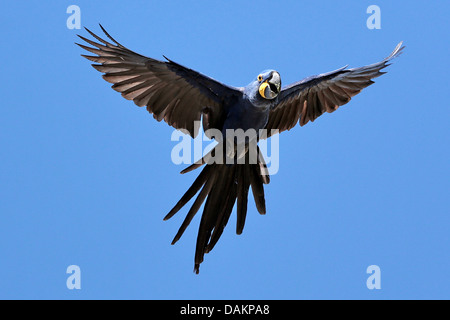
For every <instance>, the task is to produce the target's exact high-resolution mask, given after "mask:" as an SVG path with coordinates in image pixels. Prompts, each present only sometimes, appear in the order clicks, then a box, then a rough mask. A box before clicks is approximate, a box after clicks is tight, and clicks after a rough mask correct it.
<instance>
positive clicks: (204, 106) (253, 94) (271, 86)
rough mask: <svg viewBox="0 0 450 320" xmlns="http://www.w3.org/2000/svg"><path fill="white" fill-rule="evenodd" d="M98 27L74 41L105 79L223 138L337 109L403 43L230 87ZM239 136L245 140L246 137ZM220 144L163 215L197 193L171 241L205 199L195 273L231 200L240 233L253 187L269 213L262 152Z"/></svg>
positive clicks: (168, 117)
mask: <svg viewBox="0 0 450 320" xmlns="http://www.w3.org/2000/svg"><path fill="white" fill-rule="evenodd" d="M100 28H101V29H102V31H103V32H104V33H105V35H106V36H107V38H108V40H105V39H103V38H101V37H99V36H97V35H96V34H94V33H93V32H91V31H90V30H89V29H87V28H86V30H87V32H89V34H90V35H91V36H92V37H94V38H95V39H96V40H97V42H96V41H93V40H90V39H87V38H85V37H83V36H80V35H78V36H79V37H80V38H81V39H82V40H84V41H85V42H86V43H87V44H89V45H90V46H87V45H83V44H79V43H77V45H79V46H80V47H81V48H83V49H85V50H87V51H89V52H90V53H92V54H94V55H82V56H83V57H85V58H87V59H89V60H90V61H93V62H94V64H92V66H93V67H94V68H95V69H96V70H98V71H99V72H101V73H103V79H105V80H106V81H108V82H110V83H112V84H113V85H112V88H113V89H114V90H116V91H118V92H120V93H121V94H122V96H123V97H124V98H125V99H128V100H132V101H133V102H134V103H135V104H136V105H138V106H139V107H144V106H145V107H146V108H147V110H148V112H149V113H150V114H153V117H154V118H155V119H156V120H157V121H161V120H164V121H165V122H166V123H167V124H169V125H170V126H172V127H174V128H175V129H179V130H184V132H187V133H188V134H189V135H190V136H191V137H193V138H195V137H196V135H197V134H198V132H199V129H198V126H195V125H194V124H195V122H196V121H201V123H202V126H203V130H205V132H206V131H207V130H209V129H216V130H219V131H220V132H222V133H223V134H224V139H227V137H225V132H226V130H227V129H231V130H238V129H242V130H249V129H253V130H255V131H258V132H259V130H260V129H266V130H267V131H265V132H269V134H266V135H265V136H259V135H257V136H256V137H255V139H256V140H259V139H264V138H267V137H269V136H270V133H271V132H274V131H272V130H277V131H275V132H282V131H285V130H290V129H292V128H293V127H294V126H296V124H297V123H299V125H300V126H304V125H305V124H307V123H308V122H310V121H311V122H313V121H314V120H315V119H317V118H318V117H319V116H321V115H322V114H323V113H325V112H328V113H331V112H334V111H335V110H336V109H338V108H339V107H340V106H342V105H344V104H346V103H347V102H349V101H350V99H351V98H352V97H353V96H355V95H356V94H358V93H359V92H360V91H361V90H362V89H364V88H366V87H367V86H369V85H371V84H373V83H374V82H373V81H372V79H374V78H376V77H379V76H380V75H382V74H384V73H385V72H382V71H381V70H382V69H384V68H385V67H387V66H388V65H389V64H390V63H389V62H390V61H391V60H392V59H394V58H395V57H397V56H399V55H400V53H401V52H402V50H403V48H404V47H403V46H402V42H400V43H399V44H398V45H397V46H396V48H395V49H394V51H393V52H392V53H391V54H390V55H389V56H388V57H386V58H385V59H383V60H382V61H380V62H377V63H374V64H371V65H367V66H364V67H360V68H352V69H348V68H347V66H345V67H343V68H340V69H337V70H335V71H331V72H328V73H323V74H319V75H314V76H311V77H308V78H305V79H303V80H301V81H298V82H295V83H292V84H290V85H288V86H284V87H282V86H281V76H280V74H279V73H278V72H277V71H275V70H266V71H263V72H261V73H259V74H258V75H257V76H256V77H255V78H254V79H252V81H251V82H250V83H249V84H248V85H247V86H245V87H233V86H229V85H226V84H224V83H221V82H219V81H217V80H214V79H212V78H210V77H208V76H206V75H203V74H201V73H199V72H197V71H195V70H192V69H189V68H187V67H184V66H182V65H181V64H178V63H176V62H174V61H172V60H170V59H168V58H166V57H165V56H163V57H164V59H165V61H161V60H156V59H153V58H149V57H146V56H143V55H140V54H138V53H136V52H133V51H131V50H129V49H127V48H126V47H124V46H123V45H121V44H120V43H119V42H117V41H116V40H114V39H113V38H112V37H111V36H110V35H109V34H108V33H107V32H106V30H105V29H104V28H103V27H102V26H101V25H100ZM196 129H197V130H196ZM216 138H217V137H216ZM219 140H220V139H219ZM223 141H225V140H223ZM244 144H245V145H246V146H247V145H248V143H247V142H244ZM224 145H225V144H224V143H219V144H218V145H217V147H215V148H214V149H213V150H212V151H211V152H210V153H209V154H208V155H206V156H205V158H202V159H201V161H197V162H195V163H194V164H192V165H191V166H190V167H188V168H186V169H185V170H183V171H182V172H181V173H186V172H189V171H191V170H194V169H196V168H199V167H201V166H203V165H204V168H203V169H202V171H201V172H200V174H199V175H198V177H197V178H196V179H195V181H194V182H193V184H192V185H191V187H190V188H189V189H188V190H187V191H186V193H185V194H184V195H183V196H182V197H181V199H180V200H179V201H178V203H176V205H175V206H174V207H173V209H172V210H170V212H169V213H168V214H167V215H166V216H165V217H164V220H167V219H170V218H171V217H172V216H173V215H175V214H176V213H177V212H178V211H179V210H180V209H181V208H183V207H184V206H185V205H186V204H187V203H188V202H189V201H190V200H191V199H192V198H193V197H194V196H196V195H197V194H198V195H197V197H196V198H195V200H194V202H193V204H192V206H191V207H190V209H189V210H188V213H187V215H186V217H185V219H184V221H183V223H182V225H181V227H180V228H179V230H178V233H177V234H176V235H175V237H174V239H173V241H172V244H175V243H176V242H177V241H178V240H179V239H180V237H181V236H182V234H183V232H184V231H185V230H186V228H187V226H188V225H189V223H190V222H191V220H192V218H193V217H194V215H195V214H196V213H197V212H198V210H199V209H200V207H201V206H202V204H203V203H204V202H205V204H204V208H203V214H202V217H201V220H200V226H199V230H198V236H197V243H196V250H195V258H194V272H196V273H199V267H200V264H201V263H202V262H203V258H204V255H205V253H208V252H210V251H211V250H212V249H213V248H214V246H215V244H216V243H217V241H218V240H219V238H220V236H221V234H222V232H223V230H224V228H225V226H226V224H227V222H228V220H229V218H230V215H231V212H232V211H233V208H234V206H235V205H236V213H237V222H236V233H237V234H241V233H242V231H243V229H244V224H245V218H246V214H247V202H248V194H249V190H250V189H251V190H252V194H253V198H254V201H255V205H256V208H257V210H258V212H259V213H260V214H265V213H266V205H265V198H264V184H268V183H269V181H270V179H269V175H268V172H267V166H266V164H265V162H264V157H262V156H261V155H260V154H259V155H258V156H257V158H256V161H253V162H251V161H248V159H249V154H250V152H249V150H250V149H249V148H246V149H244V153H243V154H240V155H239V154H238V152H234V153H233V150H232V152H231V153H230V154H228V153H227V154H226V156H228V157H229V158H232V159H234V160H235V161H234V162H232V163H231V164H230V163H228V162H227V163H223V162H222V163H220V162H208V161H207V160H208V159H206V158H207V157H208V156H209V157H210V158H211V156H213V155H214V154H215V152H217V151H218V150H219V148H223V147H224ZM224 157H225V155H224ZM239 157H240V158H241V159H242V158H244V159H245V161H244V163H242V162H238V161H237V158H239ZM205 200H206V201H205Z"/></svg>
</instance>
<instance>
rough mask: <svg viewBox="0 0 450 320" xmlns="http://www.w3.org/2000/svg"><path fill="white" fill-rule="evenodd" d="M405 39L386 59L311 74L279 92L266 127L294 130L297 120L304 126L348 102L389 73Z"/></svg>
mask: <svg viewBox="0 0 450 320" xmlns="http://www.w3.org/2000/svg"><path fill="white" fill-rule="evenodd" d="M403 48H404V47H402V42H400V43H399V44H398V45H397V47H396V48H395V50H394V51H393V52H392V53H391V54H390V55H389V56H388V57H387V58H385V59H384V60H383V61H381V62H378V63H374V64H371V65H368V66H365V67H361V68H354V69H346V68H347V66H345V67H343V68H341V69H338V70H335V71H331V72H328V73H324V74H320V75H317V76H312V77H308V78H306V79H303V80H301V81H299V82H296V83H293V84H291V85H289V86H287V87H284V88H283V89H282V90H281V92H280V95H279V100H278V104H277V105H276V106H275V107H274V108H273V109H272V110H271V112H270V114H269V120H268V123H267V125H266V129H268V132H270V130H271V129H278V130H279V132H281V131H284V130H290V129H291V128H293V127H294V126H295V125H296V124H297V122H299V124H300V126H304V125H305V124H306V123H308V121H311V122H312V121H314V120H315V119H316V118H317V117H319V116H321V115H322V114H323V113H324V112H325V111H326V112H329V113H331V112H333V111H335V110H336V109H337V108H339V107H340V106H342V105H344V104H346V103H347V102H349V101H350V99H351V98H352V97H353V96H355V95H356V94H358V93H359V92H361V90H362V89H364V88H366V87H367V86H369V85H371V84H372V83H374V82H373V81H372V80H371V79H373V78H376V77H379V76H381V75H382V74H384V73H386V72H381V71H380V70H381V69H383V68H385V67H387V66H388V65H389V63H388V62H389V61H390V60H391V59H393V58H395V57H397V56H398V55H400V53H401V52H402V50H403Z"/></svg>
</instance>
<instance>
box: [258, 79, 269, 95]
mask: <svg viewBox="0 0 450 320" xmlns="http://www.w3.org/2000/svg"><path fill="white" fill-rule="evenodd" d="M268 86H269V84H268V83H267V81H266V82H264V83H261V85H260V86H259V94H260V95H261V97H263V98H264V99H267V98H266V96H265V95H264V91H265V90H266V88H267V87H268Z"/></svg>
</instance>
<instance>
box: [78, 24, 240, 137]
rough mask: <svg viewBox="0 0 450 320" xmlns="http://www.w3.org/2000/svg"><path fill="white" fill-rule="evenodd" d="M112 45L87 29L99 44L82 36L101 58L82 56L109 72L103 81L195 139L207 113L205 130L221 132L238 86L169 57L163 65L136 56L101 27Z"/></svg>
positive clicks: (91, 50)
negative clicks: (198, 124)
mask: <svg viewBox="0 0 450 320" xmlns="http://www.w3.org/2000/svg"><path fill="white" fill-rule="evenodd" d="M100 27H101V28H102V30H103V32H104V33H105V34H106V36H107V37H108V38H109V39H110V40H111V41H112V42H113V43H110V42H108V41H106V40H104V39H102V38H100V37H99V36H97V35H95V34H94V33H93V32H91V31H90V30H88V29H86V30H87V31H88V32H89V33H90V34H91V35H92V36H93V37H94V38H95V39H97V40H98V41H99V42H100V43H97V42H94V41H92V40H89V39H86V38H85V37H82V36H80V35H79V37H80V38H81V39H83V40H84V41H86V42H87V43H88V44H90V45H92V46H93V47H89V46H85V45H82V44H79V43H77V44H78V45H79V46H80V47H82V48H83V49H85V50H87V51H89V52H91V53H94V54H96V55H97V56H88V55H82V56H83V57H85V58H87V59H89V60H91V61H93V62H95V63H96V64H93V65H92V66H93V67H94V68H95V69H97V70H98V71H100V72H102V73H104V75H103V79H105V80H106V81H108V82H110V83H113V86H112V88H113V89H114V90H116V91H118V92H120V93H121V94H122V96H123V97H124V98H125V99H128V100H133V102H134V103H135V104H136V105H138V106H140V107H143V106H146V107H147V110H148V111H149V112H150V113H152V114H153V117H154V118H155V119H156V120H158V121H161V120H163V119H164V121H166V122H167V123H168V124H169V125H171V126H173V127H174V128H176V129H185V130H187V131H188V132H189V134H190V135H191V136H192V137H195V136H196V135H197V133H198V130H197V131H196V132H195V130H194V129H195V127H194V121H199V120H200V118H201V115H202V114H203V115H204V119H203V126H204V127H205V128H204V129H205V130H207V129H209V128H218V129H221V124H222V122H223V120H224V114H223V101H225V100H226V99H227V98H229V97H230V96H232V95H240V94H242V93H241V91H240V90H239V89H237V88H233V87H230V86H227V85H225V84H223V83H220V82H218V81H216V80H214V79H212V78H209V77H207V76H205V75H203V74H201V73H199V72H197V71H194V70H192V69H188V68H186V67H183V66H182V65H180V64H178V63H175V62H173V61H171V60H169V59H167V58H166V60H167V61H159V60H156V59H152V58H148V57H145V56H142V55H140V54H138V53H135V52H133V51H131V50H129V49H127V48H125V47H124V46H122V45H121V44H120V43H118V42H117V41H116V40H114V39H113V38H112V37H111V36H110V35H109V34H108V33H107V32H106V30H105V29H104V28H103V27H102V26H101V25H100Z"/></svg>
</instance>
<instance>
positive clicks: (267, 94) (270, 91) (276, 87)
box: [259, 72, 281, 99]
mask: <svg viewBox="0 0 450 320" xmlns="http://www.w3.org/2000/svg"><path fill="white" fill-rule="evenodd" d="M280 88H281V81H280V75H279V74H278V73H277V72H274V73H273V74H272V76H271V77H270V78H269V79H267V80H266V81H264V82H263V83H261V85H260V86H259V94H260V95H261V96H262V97H263V98H264V99H274V98H275V97H276V96H277V95H278V94H279V93H280Z"/></svg>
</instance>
